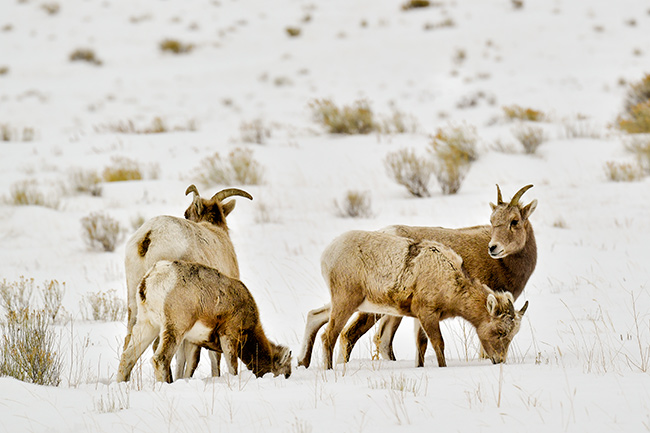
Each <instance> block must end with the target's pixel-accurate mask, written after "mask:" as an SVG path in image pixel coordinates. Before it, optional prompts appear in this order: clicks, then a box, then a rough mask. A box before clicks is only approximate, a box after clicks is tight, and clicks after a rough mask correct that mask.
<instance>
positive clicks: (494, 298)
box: [298, 231, 525, 368]
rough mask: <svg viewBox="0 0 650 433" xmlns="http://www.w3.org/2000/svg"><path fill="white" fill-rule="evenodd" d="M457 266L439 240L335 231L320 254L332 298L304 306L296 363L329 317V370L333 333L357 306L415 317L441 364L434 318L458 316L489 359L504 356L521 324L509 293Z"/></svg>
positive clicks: (304, 361) (304, 359) (307, 358)
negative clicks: (324, 303) (335, 235)
mask: <svg viewBox="0 0 650 433" xmlns="http://www.w3.org/2000/svg"><path fill="white" fill-rule="evenodd" d="M462 265H463V261H462V259H461V257H460V256H459V255H458V254H456V253H455V252H454V251H453V250H452V249H451V248H449V247H446V246H444V245H443V244H441V243H439V242H434V241H426V240H425V241H421V242H419V241H414V240H412V239H408V238H404V237H401V236H395V235H391V234H388V233H381V232H364V231H351V232H347V233H344V234H343V235H341V236H339V237H338V238H336V239H335V240H334V241H332V243H331V244H330V245H329V246H328V247H327V248H326V249H325V251H324V252H323V255H322V258H321V269H322V272H323V277H324V278H325V281H326V283H327V285H328V286H329V289H330V294H331V298H332V302H331V304H330V306H325V307H323V308H321V309H319V310H313V311H312V312H310V314H309V316H310V320H308V322H307V327H306V329H305V338H304V341H303V346H302V351H301V354H300V356H299V359H298V365H304V366H305V367H308V366H309V364H310V362H311V353H312V350H313V345H314V339H315V338H316V334H317V332H318V330H319V329H320V328H321V327H322V326H323V325H324V324H325V322H329V323H328V325H327V329H326V330H325V333H324V334H323V337H322V339H323V348H324V350H323V351H324V363H325V367H326V368H332V355H333V352H334V346H335V344H336V340H337V338H338V336H339V333H340V332H341V330H342V329H343V327H344V326H345V324H346V323H347V321H348V319H349V318H350V316H352V314H354V313H355V312H357V311H361V312H365V313H374V314H391V315H399V316H411V317H415V318H417V319H418V320H419V321H420V324H421V326H422V327H423V328H424V330H425V332H426V335H427V336H428V337H429V339H430V340H431V344H432V345H433V347H434V349H435V352H436V357H437V359H438V365H439V366H440V367H444V366H446V365H447V363H446V361H445V354H444V347H445V346H444V341H443V339H442V335H441V333H440V321H441V320H444V319H447V318H450V317H457V316H460V317H463V318H464V319H466V320H467V321H469V322H470V323H471V324H472V325H473V326H474V327H475V328H476V332H477V334H478V336H479V339H480V340H481V344H482V345H483V348H484V349H485V351H486V352H487V355H488V356H489V358H490V359H491V360H492V362H493V363H499V362H503V361H505V359H506V355H507V352H508V346H509V345H510V342H511V341H512V338H513V337H514V335H515V334H516V331H517V329H518V325H519V323H518V321H517V312H516V311H515V308H514V305H513V298H512V295H511V294H510V293H499V292H493V291H492V290H490V289H489V288H488V287H487V286H485V285H483V284H481V283H480V282H479V281H478V280H472V279H470V278H469V276H468V275H467V273H466V272H465V271H464V269H463V267H462ZM327 310H330V313H329V318H328V317H327ZM524 311H525V309H524V310H522V311H520V312H519V314H520V315H521V314H523V312H524ZM418 361H420V360H418Z"/></svg>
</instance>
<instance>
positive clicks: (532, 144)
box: [512, 125, 546, 155]
mask: <svg viewBox="0 0 650 433" xmlns="http://www.w3.org/2000/svg"><path fill="white" fill-rule="evenodd" d="M512 135H514V136H515V138H516V139H517V140H518V141H519V142H520V143H521V145H522V146H523V147H524V153H526V154H528V155H532V154H535V153H536V152H537V149H538V148H539V146H541V145H542V143H544V141H546V136H545V135H544V130H543V129H542V128H539V127H535V126H528V125H519V126H518V127H516V128H514V129H513V130H512Z"/></svg>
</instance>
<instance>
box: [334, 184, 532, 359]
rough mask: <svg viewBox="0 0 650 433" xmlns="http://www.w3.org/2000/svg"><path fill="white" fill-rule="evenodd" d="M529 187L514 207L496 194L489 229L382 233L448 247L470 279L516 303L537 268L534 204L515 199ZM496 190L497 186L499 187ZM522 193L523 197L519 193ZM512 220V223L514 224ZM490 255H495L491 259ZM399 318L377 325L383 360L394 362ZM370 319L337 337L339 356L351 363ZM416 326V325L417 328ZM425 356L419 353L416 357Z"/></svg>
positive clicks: (422, 343) (400, 228)
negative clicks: (533, 218) (339, 348)
mask: <svg viewBox="0 0 650 433" xmlns="http://www.w3.org/2000/svg"><path fill="white" fill-rule="evenodd" d="M530 187H532V185H529V186H526V187H524V188H522V189H520V190H519V192H517V194H515V197H516V198H517V199H516V200H515V201H514V203H513V202H512V201H511V202H504V201H503V200H502V197H501V192H500V190H498V195H497V204H496V205H495V204H491V207H492V215H491V217H490V222H491V225H485V226H476V227H467V228H460V229H448V228H443V227H412V226H404V225H395V226H390V227H386V228H384V229H382V230H380V231H382V232H385V233H390V234H394V235H397V236H402V237H406V238H410V239H413V240H415V241H423V240H432V241H437V242H440V243H442V244H444V245H447V246H448V247H450V248H451V249H453V250H454V251H455V252H456V253H458V255H460V256H461V258H462V259H463V267H464V269H465V270H466V271H467V272H468V273H469V275H470V277H471V278H476V279H478V280H479V281H481V283H483V284H486V285H487V286H489V287H490V288H491V289H493V290H495V291H498V292H510V293H512V295H513V297H514V299H515V300H516V299H517V298H518V297H519V296H520V295H521V293H522V291H523V290H524V287H525V286H526V283H527V282H528V279H529V278H530V276H531V274H532V273H533V271H534V270H535V265H536V263H537V244H536V241H535V234H534V232H533V227H532V224H531V223H530V220H529V217H530V215H531V214H532V213H533V211H534V210H535V208H536V206H537V201H536V200H534V201H533V202H531V203H529V204H528V205H525V206H524V205H522V204H520V203H519V198H520V197H521V195H522V194H523V192H525V191H526V190H528V189H529V188H530ZM497 189H498V187H497ZM522 191H523V192H522ZM513 221H516V224H514V225H512V223H513ZM491 250H492V251H493V252H495V253H499V257H498V258H495V257H493V256H492V255H491ZM401 320H402V318H401V317H396V316H390V315H386V316H384V317H383V318H382V319H381V321H380V323H379V331H378V332H377V334H376V335H375V338H374V340H375V344H376V345H377V347H378V350H379V353H380V354H381V355H382V356H383V357H384V358H386V359H391V360H395V354H394V352H393V345H392V342H393V338H394V336H395V332H396V331H397V327H398V326H399V324H400V322H401ZM375 321H376V317H375V316H374V315H368V314H363V313H361V314H359V315H358V316H357V317H356V318H355V319H354V320H353V322H352V323H351V324H350V325H349V326H348V327H347V328H346V329H345V330H344V331H343V333H342V334H341V341H342V343H343V344H342V347H343V352H342V354H341V356H342V357H343V358H345V359H349V357H350V352H351V350H352V348H353V347H354V345H355V343H356V341H357V340H358V339H359V338H360V337H361V336H362V335H363V334H364V333H366V332H367V331H368V330H369V329H370V328H371V327H372V326H373V324H374V323H375ZM416 326H417V324H416ZM416 332H417V335H418V343H417V344H418V348H419V350H425V349H426V336H425V335H424V334H423V333H422V332H421V330H419V331H418V330H417V329H416ZM422 356H424V354H423V353H418V357H422Z"/></svg>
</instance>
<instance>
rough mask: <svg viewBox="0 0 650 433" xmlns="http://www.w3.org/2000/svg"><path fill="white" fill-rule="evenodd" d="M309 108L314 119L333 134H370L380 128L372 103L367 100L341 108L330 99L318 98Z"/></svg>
mask: <svg viewBox="0 0 650 433" xmlns="http://www.w3.org/2000/svg"><path fill="white" fill-rule="evenodd" d="M309 108H310V109H311V111H312V115H313V117H314V120H315V121H316V122H318V123H320V124H321V125H323V126H324V127H325V128H326V129H327V131H328V132H329V133H331V134H369V133H371V132H373V131H377V130H378V129H379V126H378V124H377V123H376V121H375V117H374V114H373V112H372V109H371V108H370V104H369V103H368V101H365V100H358V101H356V102H354V103H353V104H352V105H351V106H343V107H341V108H339V107H337V106H336V105H335V104H334V103H333V102H332V101H331V100H329V99H316V100H314V101H312V102H311V103H310V104H309Z"/></svg>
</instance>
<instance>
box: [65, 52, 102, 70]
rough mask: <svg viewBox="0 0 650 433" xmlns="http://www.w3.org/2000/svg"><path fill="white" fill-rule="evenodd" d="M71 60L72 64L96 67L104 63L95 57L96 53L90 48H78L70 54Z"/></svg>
mask: <svg viewBox="0 0 650 433" xmlns="http://www.w3.org/2000/svg"><path fill="white" fill-rule="evenodd" d="M69 59H70V61H71V62H86V63H90V64H92V65H96V66H100V65H101V64H102V61H101V60H99V59H98V58H97V56H96V55H95V51H93V50H91V49H90V48H77V49H76V50H74V51H73V52H72V53H70V56H69Z"/></svg>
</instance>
